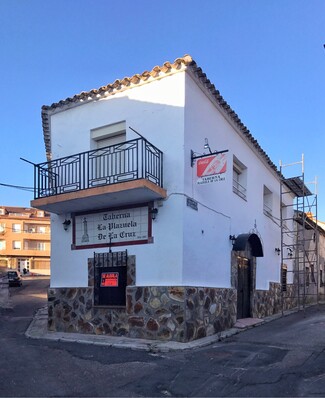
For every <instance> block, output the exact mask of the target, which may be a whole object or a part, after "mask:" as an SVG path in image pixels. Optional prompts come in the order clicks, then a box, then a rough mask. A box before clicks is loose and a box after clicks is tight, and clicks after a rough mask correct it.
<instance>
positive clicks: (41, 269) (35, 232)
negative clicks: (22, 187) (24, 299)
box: [0, 206, 51, 275]
mask: <svg viewBox="0 0 325 398" xmlns="http://www.w3.org/2000/svg"><path fill="white" fill-rule="evenodd" d="M50 241H51V228H50V215H49V213H47V212H45V211H44V210H38V209H34V208H24V207H10V206H0V267H1V269H2V270H6V269H15V270H18V271H19V272H21V273H24V270H25V272H28V273H29V274H41V275H50Z"/></svg>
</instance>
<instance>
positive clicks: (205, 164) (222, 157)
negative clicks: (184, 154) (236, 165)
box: [197, 153, 227, 177]
mask: <svg viewBox="0 0 325 398" xmlns="http://www.w3.org/2000/svg"><path fill="white" fill-rule="evenodd" d="M226 171H227V158H226V154H225V153H219V154H218V155H212V156H207V157H206V158H203V159H199V160H198V161H197V176H198V177H205V176H211V175H214V174H222V173H225V172H226Z"/></svg>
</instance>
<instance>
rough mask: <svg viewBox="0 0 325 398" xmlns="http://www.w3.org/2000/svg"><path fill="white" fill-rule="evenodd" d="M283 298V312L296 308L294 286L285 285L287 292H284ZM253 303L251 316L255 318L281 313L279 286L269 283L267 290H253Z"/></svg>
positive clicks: (278, 284)
mask: <svg viewBox="0 0 325 398" xmlns="http://www.w3.org/2000/svg"><path fill="white" fill-rule="evenodd" d="M283 297H284V300H283V311H286V310H289V309H292V308H295V307H297V305H298V301H297V298H296V295H295V288H294V285H292V284H288V285H287V291H286V292H284V295H283ZM253 303H254V304H253V308H252V316H253V317H255V318H264V317H266V316H270V315H274V314H278V313H280V312H281V311H282V293H281V284H280V283H275V282H270V284H269V290H255V292H254V297H253Z"/></svg>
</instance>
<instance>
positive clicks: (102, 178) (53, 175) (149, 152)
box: [34, 138, 163, 199]
mask: <svg viewBox="0 0 325 398" xmlns="http://www.w3.org/2000/svg"><path fill="white" fill-rule="evenodd" d="M139 179H146V180H148V181H151V182H153V183H154V184H155V185H158V186H159V187H161V188H162V182H163V154H162V152H161V151H160V150H159V149H157V148H156V147H155V146H154V145H152V144H151V143H150V142H148V141H147V140H145V139H143V138H138V139H135V140H131V141H126V142H122V143H120V144H115V145H111V146H108V147H105V148H100V149H95V150H92V151H88V152H83V153H78V154H75V155H71V156H67V157H64V158H60V159H56V160H52V161H50V162H44V163H40V164H37V165H35V167H34V198H35V199H39V198H44V197H49V196H54V195H60V194H64V193H69V192H76V191H80V190H83V189H88V188H95V187H99V186H103V185H111V184H117V183H122V182H127V181H134V180H139Z"/></svg>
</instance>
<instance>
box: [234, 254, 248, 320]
mask: <svg viewBox="0 0 325 398" xmlns="http://www.w3.org/2000/svg"><path fill="white" fill-rule="evenodd" d="M250 292H251V270H250V262H249V260H248V259H247V258H244V257H238V286H237V319H241V318H249V317H250V316H251V304H250V301H251V297H250Z"/></svg>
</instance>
